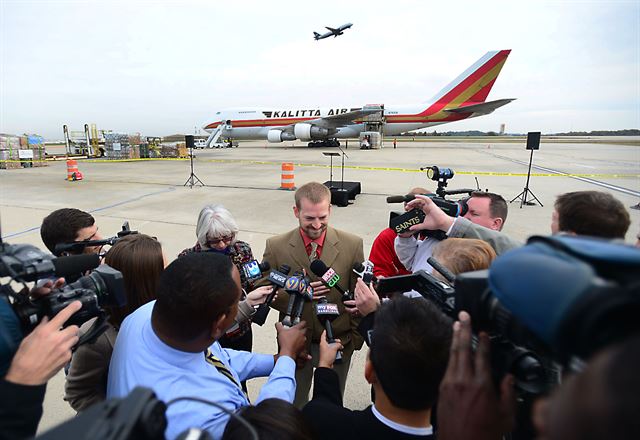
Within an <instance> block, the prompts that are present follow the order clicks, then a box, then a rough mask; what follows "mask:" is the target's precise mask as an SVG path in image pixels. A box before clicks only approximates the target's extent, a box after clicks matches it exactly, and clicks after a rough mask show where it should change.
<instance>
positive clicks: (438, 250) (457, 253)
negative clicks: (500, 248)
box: [432, 238, 496, 275]
mask: <svg viewBox="0 0 640 440" xmlns="http://www.w3.org/2000/svg"><path fill="white" fill-rule="evenodd" d="M432 255H433V258H435V259H436V260H438V263H440V264H442V265H443V266H444V267H446V268H447V269H449V271H451V273H453V274H454V275H458V274H460V273H464V272H471V271H474V270H483V269H488V268H489V266H490V265H491V263H492V262H493V260H495V258H496V251H495V250H494V249H493V248H492V247H491V245H489V243H487V242H486V241H482V240H478V239H475V238H447V239H446V240H443V241H441V242H439V243H438V244H437V245H435V247H434V248H433V253H432Z"/></svg>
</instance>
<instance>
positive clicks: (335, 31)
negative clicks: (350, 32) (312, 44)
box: [313, 23, 353, 41]
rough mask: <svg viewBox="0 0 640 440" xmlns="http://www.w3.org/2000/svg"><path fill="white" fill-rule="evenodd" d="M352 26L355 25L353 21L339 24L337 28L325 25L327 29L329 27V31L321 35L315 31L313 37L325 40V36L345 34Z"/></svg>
mask: <svg viewBox="0 0 640 440" xmlns="http://www.w3.org/2000/svg"><path fill="white" fill-rule="evenodd" d="M351 26H353V23H347V24H343V25H342V26H338V27H337V28H332V27H329V26H325V29H327V30H328V31H329V32H327V33H325V34H322V35H320V34H319V33H317V32H314V33H313V38H314V39H315V40H316V41H318V40H323V39H325V38H329V37H333V38H335V37H337V36H338V35H342V34H344V31H346V30H347V29H349V28H350V27H351Z"/></svg>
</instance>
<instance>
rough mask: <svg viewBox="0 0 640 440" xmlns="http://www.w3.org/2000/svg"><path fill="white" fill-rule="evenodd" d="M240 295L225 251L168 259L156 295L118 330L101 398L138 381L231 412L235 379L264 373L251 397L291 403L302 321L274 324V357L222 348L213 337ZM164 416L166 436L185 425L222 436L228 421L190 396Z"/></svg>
mask: <svg viewBox="0 0 640 440" xmlns="http://www.w3.org/2000/svg"><path fill="white" fill-rule="evenodd" d="M240 295H241V288H240V273H239V272H238V269H237V267H236V266H235V265H234V264H233V263H232V261H231V259H230V258H229V257H228V256H226V255H222V254H217V253H209V252H194V253H190V254H188V255H185V256H183V257H180V258H178V259H177V260H175V261H173V262H172V263H171V264H170V265H169V266H167V267H166V268H165V270H164V271H163V272H162V275H161V276H160V282H159V285H158V289H157V300H155V301H152V302H149V303H147V304H145V305H143V306H142V307H140V308H139V309H137V310H136V311H135V312H133V313H132V314H130V315H129V316H128V317H127V318H126V319H125V320H124V322H123V324H122V326H121V328H120V331H119V332H118V338H117V340H116V345H115V347H114V350H113V354H112V356H111V364H110V367H109V379H108V385H107V398H112V397H124V396H125V395H126V394H127V393H129V392H131V390H133V389H134V388H135V387H137V386H144V387H148V388H151V389H153V391H154V392H155V393H156V394H157V397H158V398H159V399H161V400H164V401H165V402H169V401H171V400H172V399H175V398H189V397H194V398H196V399H197V398H200V399H210V400H214V401H216V402H217V403H218V404H220V405H222V406H224V407H225V408H227V409H229V410H231V411H235V410H237V409H238V408H241V407H244V406H247V405H249V400H248V398H247V396H246V395H245V393H244V392H243V391H242V388H241V386H240V381H242V380H246V379H251V378H254V377H259V376H267V375H268V376H269V379H268V380H267V382H266V384H265V385H264V386H263V387H262V390H261V392H260V395H259V396H258V398H257V402H260V401H262V400H264V399H267V398H270V397H277V398H280V399H283V400H286V401H288V402H292V401H293V398H294V395H295V387H296V382H295V378H294V376H295V368H296V362H295V359H296V358H298V357H299V355H300V353H301V352H302V350H303V349H304V345H305V323H304V322H302V323H300V324H298V325H296V326H294V327H292V328H288V329H285V328H284V327H283V326H282V324H280V323H278V324H276V330H277V333H278V344H279V347H280V351H279V353H278V354H277V355H275V356H271V355H263V354H255V353H249V352H246V351H235V350H230V349H225V348H222V347H221V346H220V344H219V343H218V342H217V340H218V339H219V338H220V337H221V336H222V335H223V334H224V333H225V331H226V330H227V329H228V328H229V326H230V324H231V323H232V322H233V320H234V318H235V316H236V313H237V311H238V302H239V300H240ZM304 360H306V357H305V358H304ZM166 416H167V421H168V427H167V430H166V433H165V435H166V437H167V438H175V437H176V436H177V435H178V434H179V433H181V432H183V431H185V430H186V429H187V428H190V427H198V428H201V429H204V430H207V431H208V432H209V433H210V434H211V435H212V436H213V437H214V438H220V437H221V436H222V433H223V431H224V427H225V424H226V423H227V420H228V415H227V414H226V413H225V412H222V410H220V409H217V408H212V409H210V407H209V406H205V405H204V404H202V403H195V402H193V401H178V402H176V403H175V404H173V405H171V406H170V407H169V409H168V410H167V413H166Z"/></svg>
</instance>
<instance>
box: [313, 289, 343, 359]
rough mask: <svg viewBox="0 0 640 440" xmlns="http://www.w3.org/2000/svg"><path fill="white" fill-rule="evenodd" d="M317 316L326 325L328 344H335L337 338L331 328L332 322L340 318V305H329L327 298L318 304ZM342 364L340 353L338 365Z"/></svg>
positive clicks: (338, 353) (339, 354)
mask: <svg viewBox="0 0 640 440" xmlns="http://www.w3.org/2000/svg"><path fill="white" fill-rule="evenodd" d="M316 316H317V317H318V320H319V321H320V322H321V323H322V324H323V325H324V328H325V330H326V331H327V342H328V343H329V344H333V343H334V342H335V338H334V337H333V327H332V326H331V321H333V320H334V319H336V318H337V317H338V316H340V311H339V310H338V305H337V304H332V303H329V302H327V299H326V298H323V299H321V300H320V302H318V303H317V304H316ZM340 362H342V353H341V352H340V351H338V352H337V353H336V363H340Z"/></svg>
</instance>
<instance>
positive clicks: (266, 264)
mask: <svg viewBox="0 0 640 440" xmlns="http://www.w3.org/2000/svg"><path fill="white" fill-rule="evenodd" d="M259 267H260V272H266V271H268V270H269V269H271V265H270V264H269V262H268V261H263V262H262V263H260V265H259Z"/></svg>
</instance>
